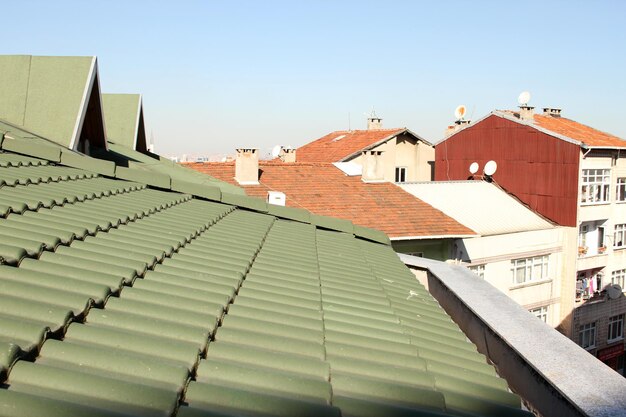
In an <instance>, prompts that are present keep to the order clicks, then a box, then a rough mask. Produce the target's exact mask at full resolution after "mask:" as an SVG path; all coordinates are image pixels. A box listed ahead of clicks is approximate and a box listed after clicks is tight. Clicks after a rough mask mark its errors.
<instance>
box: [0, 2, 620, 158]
mask: <svg viewBox="0 0 626 417" xmlns="http://www.w3.org/2000/svg"><path fill="white" fill-rule="evenodd" d="M2 15H3V19H2V41H1V42H0V53H2V54H32V55H97V56H98V60H99V69H100V76H101V86H102V89H103V92H110V93H134V92H139V93H142V94H143V95H144V110H145V117H146V123H147V129H148V133H149V132H151V131H152V132H153V134H154V138H155V144H156V149H157V151H158V152H159V153H164V154H171V153H176V154H182V153H203V154H215V153H228V152H231V151H232V150H233V149H234V148H235V147H236V146H256V147H259V148H261V149H264V150H265V149H269V148H271V147H272V146H273V145H276V144H283V145H292V146H299V145H302V144H304V143H306V142H308V141H310V140H313V139H315V138H318V137H320V136H322V135H324V134H326V133H328V132H331V131H333V130H341V129H347V128H348V115H350V118H351V126H352V128H353V129H355V128H364V127H365V116H364V113H369V111H371V109H372V107H374V108H375V110H376V113H377V114H378V115H379V116H381V117H383V119H384V120H383V123H384V126H385V127H405V126H406V127H408V128H409V129H411V130H413V131H414V132H416V133H418V134H419V135H422V136H424V137H425V138H426V139H429V140H438V139H440V138H441V137H442V135H443V131H444V128H445V127H446V125H447V124H449V123H451V122H452V121H453V119H454V117H453V112H454V108H455V107H456V106H457V105H458V104H465V105H466V106H467V107H468V112H469V114H470V115H471V116H472V118H473V119H477V118H480V117H482V116H483V115H485V114H487V113H488V112H490V111H491V110H493V109H503V108H513V107H515V106H517V96H518V95H519V93H520V92H522V91H524V90H528V91H530V92H531V94H532V100H531V102H530V104H531V105H534V106H536V107H537V108H540V107H543V106H549V107H561V108H563V115H564V117H570V118H573V119H575V120H578V121H580V122H583V123H586V124H589V125H591V126H593V127H595V128H598V129H601V130H605V131H608V132H610V133H613V134H616V135H618V136H620V137H622V138H626V121H625V120H626V115H625V114H624V108H625V106H624V100H625V99H626V82H625V80H624V78H625V77H626V25H625V24H624V19H625V17H626V1H593V2H591V1H572V0H570V1H541V2H539V1H528V0H519V1H506V2H505V1H458V2H456V1H453V2H444V1H441V2H439V1H387V2H383V1H365V0H364V1H343V2H340V1H330V0H328V1H323V0H322V1H306V2H304V1H297V0H294V1H284V2H279V1H271V0H264V1H219V2H218V1H176V2H173V1H167V2H157V1H115V0H113V1H13V2H5V3H4V4H3V5H2ZM0 76H1V74H0Z"/></svg>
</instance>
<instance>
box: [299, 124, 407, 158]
mask: <svg viewBox="0 0 626 417" xmlns="http://www.w3.org/2000/svg"><path fill="white" fill-rule="evenodd" d="M406 130H407V129H404V128H403V129H374V130H339V131H336V132H332V133H329V134H328V135H326V136H324V137H321V138H319V139H317V140H314V141H313V142H310V143H307V144H306V145H304V146H301V147H299V148H298V150H297V153H296V158H297V160H298V161H299V162H339V161H342V160H343V159H344V158H346V157H348V156H350V155H352V154H354V153H356V152H358V151H360V150H362V149H365V148H367V147H369V146H371V145H374V144H376V143H379V142H383V141H384V140H386V139H390V138H392V137H393V136H395V135H398V134H400V133H402V132H404V131H406Z"/></svg>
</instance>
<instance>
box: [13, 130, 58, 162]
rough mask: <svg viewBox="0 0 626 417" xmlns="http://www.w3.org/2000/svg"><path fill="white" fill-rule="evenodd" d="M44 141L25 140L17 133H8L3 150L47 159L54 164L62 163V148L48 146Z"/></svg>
mask: <svg viewBox="0 0 626 417" xmlns="http://www.w3.org/2000/svg"><path fill="white" fill-rule="evenodd" d="M42 142H43V141H36V142H35V141H31V140H29V139H24V138H22V137H21V136H18V135H16V134H15V133H6V134H5V135H4V139H3V140H2V149H4V150H6V151H11V152H15V153H20V154H22V155H28V156H34V157H35V158H41V159H47V160H48V161H52V162H60V161H61V148H60V147H56V146H50V145H46V144H45V143H42Z"/></svg>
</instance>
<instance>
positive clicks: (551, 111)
mask: <svg viewBox="0 0 626 417" xmlns="http://www.w3.org/2000/svg"><path fill="white" fill-rule="evenodd" d="M543 115H544V116H552V117H561V109H555V108H552V107H544V108H543Z"/></svg>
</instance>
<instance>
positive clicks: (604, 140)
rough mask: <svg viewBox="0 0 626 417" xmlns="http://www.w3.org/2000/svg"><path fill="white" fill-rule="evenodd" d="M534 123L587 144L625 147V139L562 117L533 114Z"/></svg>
mask: <svg viewBox="0 0 626 417" xmlns="http://www.w3.org/2000/svg"><path fill="white" fill-rule="evenodd" d="M535 124H536V125H537V126H539V127H542V128H544V129H547V130H549V131H551V132H554V133H557V134H559V135H563V136H567V137H568V138H570V139H574V140H577V141H579V142H582V143H584V144H585V145H587V146H606V147H626V140H624V139H620V138H618V137H617V136H613V135H611V134H609V133H605V132H602V131H600V130H596V129H594V128H592V127H589V126H587V125H584V124H582V123H578V122H575V121H573V120H571V119H566V118H564V117H552V116H544V115H539V114H536V115H535Z"/></svg>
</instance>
